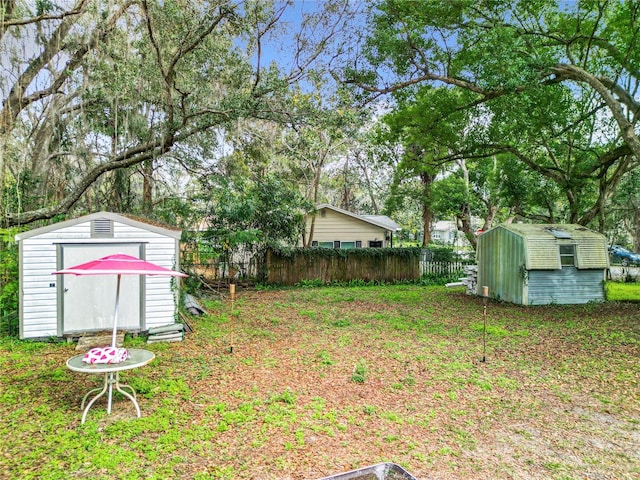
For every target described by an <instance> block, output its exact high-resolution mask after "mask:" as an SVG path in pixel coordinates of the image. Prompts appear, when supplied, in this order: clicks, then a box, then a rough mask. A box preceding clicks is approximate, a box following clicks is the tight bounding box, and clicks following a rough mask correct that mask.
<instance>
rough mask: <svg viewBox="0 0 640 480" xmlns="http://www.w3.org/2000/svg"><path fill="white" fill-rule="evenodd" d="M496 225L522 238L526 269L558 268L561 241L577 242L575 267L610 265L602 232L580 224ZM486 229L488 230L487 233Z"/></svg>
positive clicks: (605, 266)
mask: <svg viewBox="0 0 640 480" xmlns="http://www.w3.org/2000/svg"><path fill="white" fill-rule="evenodd" d="M496 228H502V229H505V230H507V231H509V232H511V233H513V234H515V235H517V236H519V237H521V238H522V239H523V240H524V243H525V246H526V268H527V269H529V270H546V269H549V268H551V269H559V268H561V265H560V255H559V253H558V248H556V246H557V245H561V244H569V245H575V246H576V266H577V267H578V268H584V269H587V268H608V267H609V256H608V252H607V242H606V238H605V236H604V235H602V234H600V233H598V232H594V231H593V230H590V229H588V228H586V227H584V226H582V225H577V224H529V223H511V224H503V225H500V226H498V227H496ZM492 230H493V229H492ZM489 232H491V230H489V231H488V232H486V233H489ZM486 233H485V234H486ZM550 247H553V248H550Z"/></svg>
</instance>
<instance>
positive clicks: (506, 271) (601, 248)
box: [476, 223, 609, 305]
mask: <svg viewBox="0 0 640 480" xmlns="http://www.w3.org/2000/svg"><path fill="white" fill-rule="evenodd" d="M476 256H477V263H478V287H477V288H478V292H477V293H478V294H479V295H480V294H481V293H482V287H483V286H487V287H489V288H488V295H489V297H491V298H495V299H498V300H504V301H507V302H511V303H517V304H522V305H548V304H553V303H557V304H577V303H587V302H594V301H595V302H600V301H604V299H605V291H604V281H605V274H606V269H607V268H608V267H609V256H608V255H607V242H606V239H605V237H604V235H601V234H600V233H597V232H594V231H592V230H589V229H588V228H586V227H583V226H582V225H574V224H560V225H550V224H523V223H514V224H503V225H499V226H497V227H495V228H492V229H491V230H488V231H486V232H485V233H483V234H482V235H480V237H478V248H477V255H476Z"/></svg>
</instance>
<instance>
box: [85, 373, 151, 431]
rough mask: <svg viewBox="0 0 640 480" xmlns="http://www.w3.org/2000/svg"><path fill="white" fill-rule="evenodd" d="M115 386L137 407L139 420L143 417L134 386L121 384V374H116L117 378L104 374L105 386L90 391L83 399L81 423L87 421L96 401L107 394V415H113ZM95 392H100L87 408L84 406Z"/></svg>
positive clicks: (111, 374)
mask: <svg viewBox="0 0 640 480" xmlns="http://www.w3.org/2000/svg"><path fill="white" fill-rule="evenodd" d="M114 386H115V387H116V390H117V391H118V392H120V393H121V394H122V395H124V396H125V397H126V398H128V399H129V400H131V401H132V402H133V405H134V406H135V407H136V413H137V414H138V418H140V417H141V416H142V415H141V413H140V406H139V405H138V401H137V399H136V391H135V390H134V389H133V387H132V386H130V385H126V384H124V383H122V384H121V383H120V373H119V372H116V373H115V376H114V374H113V372H111V373H105V374H104V384H103V385H102V388H94V389H93V390H89V391H88V392H87V394H86V395H85V396H84V398H83V399H82V405H81V406H80V408H82V409H84V411H83V413H82V421H81V422H80V423H84V422H85V420H86V419H87V413H88V412H89V409H90V408H91V406H92V405H93V404H94V403H95V401H96V400H98V398H100V397H101V396H103V395H104V394H105V393H106V394H107V415H111V404H112V399H113V387H114ZM123 388H126V389H128V390H130V391H131V393H129V392H126V391H125V390H123ZM94 392H98V394H97V395H96V396H95V397H93V398H92V399H91V400H90V401H89V403H88V404H87V406H86V408H85V406H84V404H85V402H86V401H87V398H89V396H90V395H91V394H92V393H94Z"/></svg>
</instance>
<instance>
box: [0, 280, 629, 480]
mask: <svg viewBox="0 0 640 480" xmlns="http://www.w3.org/2000/svg"><path fill="white" fill-rule="evenodd" d="M618 285H623V286H627V284H616V287H617V286H618ZM207 305H208V310H209V311H210V312H211V315H208V316H203V317H199V318H193V319H192V321H191V322H190V323H192V325H193V327H194V330H195V333H191V334H188V335H187V336H186V339H185V341H184V342H181V343H176V344H151V345H147V344H144V343H142V342H141V340H140V339H127V346H128V347H129V348H133V347H135V348H148V349H150V350H153V351H154V352H155V354H156V358H155V360H154V361H153V362H152V363H150V364H149V365H147V366H145V367H143V368H140V369H137V370H135V371H131V372H124V373H123V374H122V380H123V382H125V383H127V384H129V385H131V386H132V387H133V388H135V390H136V392H137V397H138V401H139V403H140V408H141V410H142V418H139V419H138V418H136V416H135V411H134V409H133V407H132V405H131V403H130V402H129V401H128V400H126V399H124V398H122V397H121V396H120V395H117V396H116V398H115V403H114V407H113V414H112V415H111V416H108V415H107V414H106V412H105V404H104V402H101V401H99V402H98V403H97V405H96V406H94V407H93V408H92V409H91V410H90V412H89V415H88V418H87V422H86V423H85V424H84V425H80V416H81V411H80V408H79V406H80V401H81V399H82V397H83V395H84V394H85V393H86V392H87V391H88V390H90V389H91V388H95V387H96V386H98V385H99V384H100V379H98V378H95V377H92V376H88V375H82V374H77V373H74V372H71V371H69V370H67V369H66V367H65V361H66V359H67V358H69V357H70V356H72V355H75V354H77V352H76V351H75V350H74V347H75V346H74V345H72V344H66V343H44V342H24V341H19V340H15V339H0V418H2V422H0V438H1V439H2V440H0V446H1V447H2V452H3V454H2V455H1V456H0V477H1V478H20V479H22V478H25V479H41V478H42V479H59V478H89V477H92V478H97V479H107V478H109V479H111V478H116V479H120V478H121V479H162V478H198V479H213V478H221V479H223V478H226V479H254V478H261V479H265V480H269V479H281V478H309V479H313V478H320V477H322V476H327V475H330V474H334V473H339V472H342V471H345V470H349V469H353V468H358V467H362V466H366V465H370V464H374V463H379V462H387V461H393V462H396V463H399V464H401V465H403V466H404V467H405V468H407V470H409V471H410V472H411V473H413V474H415V475H416V476H417V477H418V478H431V477H433V478H435V477H442V478H457V479H460V480H468V479H471V478H510V477H512V476H513V475H514V473H513V472H529V473H530V474H531V475H532V476H535V477H536V478H561V477H564V476H566V475H569V472H572V473H570V475H574V477H575V478H582V477H597V476H602V477H607V478H609V477H611V478H613V477H616V478H634V477H635V476H638V475H640V467H639V466H638V465H640V464H639V463H638V457H637V453H635V452H636V447H637V429H638V426H639V425H640V381H639V380H638V379H640V364H639V363H638V361H637V359H638V357H639V356H640V329H639V328H638V325H640V311H639V309H638V307H637V305H636V304H634V303H629V302H622V301H616V302H605V303H601V304H589V305H576V306H566V305H564V306H559V305H554V306H548V307H530V306H517V305H510V304H506V303H500V302H490V303H489V305H488V308H487V315H486V318H483V315H482V313H483V309H482V302H481V299H479V298H478V297H474V296H467V295H465V294H464V293H461V292H457V291H453V290H447V289H445V288H443V287H420V286H408V285H398V286H379V287H360V286H356V287H348V288H328V287H321V288H315V287H314V288H300V289H285V290H281V291H278V290H269V291H262V292H252V293H247V294H241V295H240V298H239V299H238V301H237V302H236V304H235V306H234V317H233V320H231V317H230V314H229V312H230V305H227V304H225V303H224V302H220V301H216V302H208V303H207ZM274 320H276V321H274ZM484 320H486V325H487V328H486V334H487V335H486V342H487V343H486V347H487V348H486V361H485V362H483V361H482V357H483V353H484V352H483V348H482V338H483V333H484V331H485V329H484ZM232 341H233V346H234V350H233V353H230V350H229V345H230V343H231V342H232ZM559 459H561V460H559ZM580 459H588V460H589V461H588V462H585V461H581V460H580Z"/></svg>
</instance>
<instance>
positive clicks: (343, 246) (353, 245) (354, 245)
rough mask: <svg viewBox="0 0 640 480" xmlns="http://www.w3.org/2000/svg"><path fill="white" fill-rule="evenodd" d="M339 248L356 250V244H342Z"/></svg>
mask: <svg viewBox="0 0 640 480" xmlns="http://www.w3.org/2000/svg"><path fill="white" fill-rule="evenodd" d="M340 248H356V242H342V244H341V245H340Z"/></svg>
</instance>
